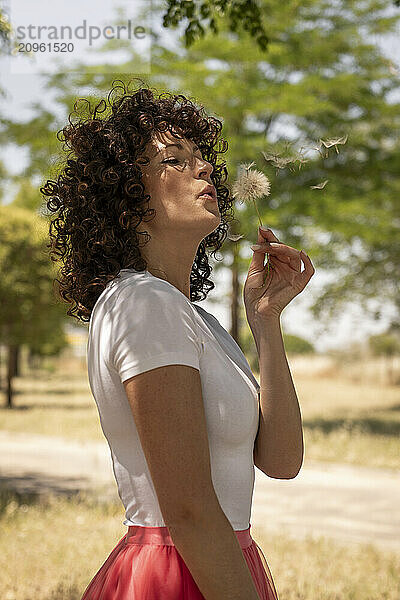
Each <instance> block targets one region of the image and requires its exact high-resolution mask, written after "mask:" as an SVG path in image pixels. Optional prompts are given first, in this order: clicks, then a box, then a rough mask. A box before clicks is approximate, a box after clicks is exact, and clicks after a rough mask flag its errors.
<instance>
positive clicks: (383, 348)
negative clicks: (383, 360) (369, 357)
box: [368, 333, 400, 356]
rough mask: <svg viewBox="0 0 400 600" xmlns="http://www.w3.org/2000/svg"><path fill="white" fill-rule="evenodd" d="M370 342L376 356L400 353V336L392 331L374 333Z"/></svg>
mask: <svg viewBox="0 0 400 600" xmlns="http://www.w3.org/2000/svg"><path fill="white" fill-rule="evenodd" d="M368 342H369V347H370V348H371V350H372V352H373V354H374V355H375V356H394V355H395V354H400V338H399V336H398V335H395V334H391V333H381V334H379V335H372V336H371V337H370V338H369V340H368Z"/></svg>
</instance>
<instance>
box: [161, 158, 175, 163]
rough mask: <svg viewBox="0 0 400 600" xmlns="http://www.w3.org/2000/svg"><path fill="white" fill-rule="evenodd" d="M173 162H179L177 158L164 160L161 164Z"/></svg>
mask: <svg viewBox="0 0 400 600" xmlns="http://www.w3.org/2000/svg"><path fill="white" fill-rule="evenodd" d="M173 160H174V161H176V162H179V161H178V159H177V158H166V159H165V160H163V161H162V162H163V163H171V162H172V161H173Z"/></svg>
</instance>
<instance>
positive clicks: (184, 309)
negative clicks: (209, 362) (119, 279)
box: [109, 280, 202, 382]
mask: <svg viewBox="0 0 400 600" xmlns="http://www.w3.org/2000/svg"><path fill="white" fill-rule="evenodd" d="M192 311H193V309H192V307H191V305H190V302H189V300H187V299H186V298H185V297H184V294H182V293H181V292H180V291H179V290H177V289H173V286H170V285H166V284H165V282H163V281H159V282H158V281H156V282H154V281H151V282H149V281H146V280H145V281H138V282H135V283H134V284H133V285H127V286H125V288H124V289H123V290H122V291H121V292H120V293H119V294H118V297H117V299H116V302H115V304H114V306H113V307H112V310H111V312H110V315H109V316H110V318H111V328H110V336H111V344H110V360H111V364H112V366H113V367H114V368H115V369H116V371H117V372H118V374H119V376H120V378H121V382H124V381H125V380H126V379H129V378H130V377H133V375H138V374H139V373H143V372H145V371H149V370H150V369H155V368H156V367H163V366H165V365H188V366H190V367H194V368H195V369H198V370H200V353H201V351H202V343H201V338H200V334H199V328H198V324H197V323H196V320H195V318H194V315H193V312H192Z"/></svg>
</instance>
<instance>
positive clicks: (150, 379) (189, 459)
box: [124, 365, 259, 600]
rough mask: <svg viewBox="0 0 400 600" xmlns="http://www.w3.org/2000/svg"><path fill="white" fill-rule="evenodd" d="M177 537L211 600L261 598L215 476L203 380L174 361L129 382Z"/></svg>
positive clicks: (149, 461) (134, 409) (169, 522)
mask: <svg viewBox="0 0 400 600" xmlns="http://www.w3.org/2000/svg"><path fill="white" fill-rule="evenodd" d="M124 386H125V390H126V394H127V397H128V400H129V403H130V406H131V408H132V413H133V417H134V419H135V424H136V427H137V430H138V434H139V437H140V441H141V444H142V448H143V452H144V454H145V457H146V461H147V464H148V467H149V471H150V474H151V477H152V480H153V483H154V487H155V490H156V493H157V497H158V501H159V504H160V509H161V512H162V515H163V518H164V521H165V523H166V525H167V527H168V529H169V532H170V534H171V537H172V540H173V542H174V544H175V546H176V548H177V550H178V552H179V553H180V555H181V556H182V558H183V560H184V561H185V564H186V565H187V567H188V569H189V571H190V573H191V574H192V577H193V579H194V580H195V582H196V584H197V586H198V588H199V589H200V591H201V593H202V594H203V596H204V597H205V598H206V599H207V600H221V599H222V598H229V599H230V600H259V596H258V594H257V591H256V587H255V584H254V582H253V578H252V576H251V573H250V570H249V568H248V566H247V563H246V560H245V558H244V556H243V551H242V549H241V547H240V544H239V542H238V540H237V537H236V534H235V533H234V531H233V528H232V526H231V524H230V522H229V521H228V519H227V517H226V515H225V514H224V512H223V510H222V508H221V506H220V504H219V502H218V498H217V495H216V493H215V490H214V486H213V483H212V477H211V465H210V453H209V445H208V435H207V427H206V418H205V412H204V405H203V398H202V389H201V379H200V373H199V371H198V370H197V369H195V368H193V367H189V366H185V365H168V366H165V367H159V368H157V369H152V370H151V371H146V372H145V373H141V374H139V375H135V376H134V377H132V378H130V379H128V380H127V381H125V382H124Z"/></svg>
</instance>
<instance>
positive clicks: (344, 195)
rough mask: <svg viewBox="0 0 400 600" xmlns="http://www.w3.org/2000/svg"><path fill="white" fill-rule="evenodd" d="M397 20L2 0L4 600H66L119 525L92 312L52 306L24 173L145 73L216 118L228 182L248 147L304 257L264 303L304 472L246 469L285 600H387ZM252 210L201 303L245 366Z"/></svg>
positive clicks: (210, 6) (309, 5)
mask: <svg viewBox="0 0 400 600" xmlns="http://www.w3.org/2000/svg"><path fill="white" fill-rule="evenodd" d="M399 19H400V7H399V2H392V1H391V0H366V1H362V2H361V1H357V0H338V1H334V0H326V1H325V0H314V1H312V2H311V1H307V2H299V1H297V0H288V2H286V3H284V4H282V3H281V2H279V0H231V1H229V0H214V1H211V0H198V1H197V0H193V1H190V0H187V1H175V0H152V1H148V0H147V1H146V2H144V1H140V0H131V1H127V0H125V1H120V2H105V1H104V0H97V1H96V2H95V1H94V0H87V1H86V2H85V3H84V4H83V3H82V2H79V3H78V2H77V1H76V0H71V1H70V2H69V3H68V5H66V3H63V2H61V1H59V0H56V1H53V2H52V3H51V6H49V5H48V4H46V3H45V2H44V1H42V0H39V1H37V2H35V3H34V4H33V3H29V2H27V1H26V0H14V1H10V0H9V1H8V2H1V1H0V44H1V45H0V48H1V52H0V178H1V186H0V392H1V398H0V403H1V410H0V447H1V450H2V452H0V519H1V525H2V527H1V533H0V567H2V568H0V597H1V598H2V599H4V600H31V599H33V598H35V600H50V599H51V600H58V599H60V600H75V599H77V600H79V599H80V597H81V595H82V593H83V590H84V588H85V586H86V585H87V583H88V582H89V580H90V579H91V577H92V576H93V575H94V573H95V572H96V571H97V569H98V568H99V567H100V565H101V564H102V562H103V560H104V559H105V557H106V555H107V554H108V552H110V551H111V549H112V548H113V547H114V546H115V544H116V543H117V541H118V540H119V539H120V538H121V537H122V535H123V534H124V533H125V527H124V526H122V519H123V507H122V504H121V502H120V500H119V498H118V496H117V491H116V486H115V483H114V481H113V479H112V471H111V464H110V457H109V450H108V446H107V444H106V441H105V439H104V436H103V433H102V430H101V426H100V422H99V419H98V414H97V409H96V406H95V402H94V399H93V398H92V395H91V392H90V389H89V383H88V379H87V366H86V343H87V331H88V324H85V323H82V322H78V321H77V320H76V319H74V318H72V317H69V316H67V315H66V310H67V309H68V306H67V305H66V304H65V303H61V302H59V301H58V300H57V297H56V294H55V289H54V280H55V278H56V277H57V268H58V266H59V265H56V264H53V263H52V262H51V261H50V259H49V257H48V254H47V252H48V251H47V248H46V244H48V242H49V238H48V229H49V214H48V211H47V208H46V205H45V202H44V199H43V197H42V195H41V194H40V191H39V188H40V187H41V186H42V185H44V183H45V182H46V180H47V179H50V178H52V179H55V178H56V177H57V173H58V171H59V169H60V165H62V163H63V160H64V159H65V150H63V147H62V143H61V142H60V141H59V140H58V139H57V137H56V134H57V131H58V130H59V129H61V128H62V127H63V126H64V125H65V124H66V122H67V118H68V115H69V114H70V113H71V111H72V110H73V108H74V103H75V101H76V100H77V98H87V99H88V100H90V101H91V103H92V105H93V106H94V105H95V104H96V103H97V102H98V100H99V99H101V98H106V97H107V94H108V92H109V90H110V88H111V87H112V82H113V81H114V80H116V79H119V80H121V81H123V82H125V83H128V82H129V81H130V80H132V79H133V78H140V80H141V81H142V82H143V83H144V84H145V85H149V86H151V87H154V88H156V89H157V90H158V91H159V92H163V91H172V92H174V93H182V94H184V95H186V96H189V97H190V98H191V99H193V100H194V101H195V102H197V103H198V104H202V105H203V106H204V107H205V108H206V111H207V112H208V114H211V115H214V116H216V117H217V118H219V119H220V120H221V121H222V122H223V136H224V138H225V139H227V140H228V143H229V148H228V151H227V153H226V154H225V155H223V159H224V160H225V161H226V164H227V169H228V173H229V177H228V181H227V184H228V186H231V185H232V183H233V181H234V180H235V178H236V176H237V173H238V168H239V165H240V164H241V163H249V162H253V161H254V168H256V169H258V170H260V171H262V172H264V173H265V174H266V175H267V176H268V177H269V179H270V181H271V193H270V195H269V196H268V197H265V198H264V199H262V200H260V201H258V203H257V207H258V210H259V212H260V215H261V217H262V222H263V224H264V225H266V226H268V227H270V228H271V229H272V230H273V232H274V233H275V235H276V236H277V237H278V239H279V240H281V241H282V242H284V243H286V244H288V245H290V246H293V247H295V248H297V249H299V250H300V249H302V248H303V249H305V251H306V252H307V253H308V254H309V255H310V257H311V260H312V262H313V264H314V267H315V269H316V273H315V275H314V276H313V278H312V280H311V281H310V284H309V285H308V286H307V287H306V289H305V290H304V292H303V293H302V294H301V295H300V296H297V297H296V298H295V299H294V300H293V301H292V302H291V303H290V305H289V306H288V307H286V309H285V310H284V312H283V313H282V317H281V323H282V331H283V336H284V343H285V349H286V352H287V356H288V362H289V366H290V369H291V372H292V375H293V380H294V383H295V387H296V390H297V393H298V397H299V403H300V407H301V412H302V418H303V426H304V442H305V455H304V465H303V467H302V470H301V472H300V473H299V475H298V476H297V477H296V478H295V479H294V480H289V481H282V480H274V479H269V478H267V477H266V476H264V475H263V474H261V473H260V472H259V471H258V470H257V469H256V488H255V493H254V507H253V520H252V534H253V536H254V537H255V539H256V540H257V542H258V543H259V544H260V545H261V546H262V548H263V551H264V553H265V555H266V558H267V560H268V563H269V565H270V567H271V570H272V573H273V576H274V579H275V582H276V585H277V589H278V593H279V594H280V598H281V600H283V599H287V600H294V599H303V598H304V599H314V598H315V599H317V598H318V599H323V600H325V599H334V598H335V599H338V598H340V599H347V598H349V599H350V598H352V599H353V598H357V599H359V600H367V599H368V600H369V599H375V598H376V599H378V598H379V599H380V598H385V599H386V600H395V599H396V600H398V598H399V597H400V576H399V573H400V509H399V506H400V487H399V486H400V477H399V475H400V451H399V450H400V444H399V432H400V327H399V313H400V294H399V283H398V282H399V258H400V236H399V224H400V200H399V198H400V147H399V139H400V136H399V133H400V88H399V81H400V37H399V34H400V26H399ZM40 26H41V27H42V28H43V30H42V31H40V30H39V28H40ZM117 26H120V27H121V26H125V29H124V30H123V29H121V31H122V33H121V35H120V37H119V38H118V39H116V38H114V39H111V34H110V32H112V31H116V28H117ZM62 27H64V28H65V31H64V33H61V29H62ZM68 27H69V29H68ZM74 27H75V28H76V27H81V30H80V34H79V35H75V37H74V35H72V36H69V37H68V35H69V32H71V30H73V28H74ZM51 28H53V29H52V35H53V37H51V35H50V30H51ZM99 32H101V33H99ZM75 33H76V30H75ZM106 34H107V35H106ZM47 36H49V37H47ZM49 40H51V43H52V44H53V45H52V46H51V48H52V51H50V46H49V45H48V44H49ZM55 41H57V43H60V47H59V48H58V50H57V51H55V50H54V42H55ZM64 41H65V47H64V48H62V47H61V46H62V42H64ZM138 85H139V84H137V83H136V82H135V84H134V85H132V90H133V89H136V87H138ZM258 225H259V221H258V217H257V213H256V210H255V207H254V205H251V204H249V205H247V204H242V203H239V202H237V203H236V204H235V221H234V223H233V224H232V226H231V230H230V237H229V238H228V239H227V240H226V241H225V243H224V245H223V247H222V248H221V250H220V251H219V253H218V255H217V259H218V260H214V259H213V258H212V257H211V258H210V264H211V266H212V267H213V272H212V278H213V281H214V282H215V289H214V290H213V291H212V292H211V293H210V294H209V296H208V298H207V299H206V300H205V301H204V302H202V303H201V304H202V306H204V308H205V309H206V310H208V311H209V312H211V313H212V314H214V315H215V316H216V317H217V319H218V320H219V321H220V323H221V324H222V325H223V326H224V327H225V328H226V329H227V330H228V331H229V332H230V334H231V335H232V336H233V337H234V339H235V340H236V341H237V342H238V344H239V345H240V346H241V348H242V350H243V352H244V353H245V355H246V357H247V359H248V361H249V363H250V365H251V367H252V369H253V372H254V374H255V376H256V378H257V379H258V380H259V374H258V360H257V352H256V348H255V344H254V340H253V338H252V334H251V331H250V329H249V326H248V324H247V320H246V316H245V311H244V307H243V300H242V290H243V285H244V281H245V278H246V275H247V271H248V267H249V264H250V260H251V256H252V251H251V249H250V244H252V243H254V242H255V241H256V239H257V227H258ZM67 532H68V534H69V535H66V533H67ZM27 542H28V543H27ZM32 549H34V552H32Z"/></svg>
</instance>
